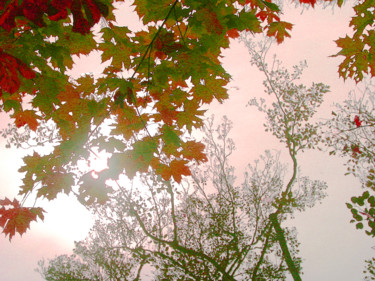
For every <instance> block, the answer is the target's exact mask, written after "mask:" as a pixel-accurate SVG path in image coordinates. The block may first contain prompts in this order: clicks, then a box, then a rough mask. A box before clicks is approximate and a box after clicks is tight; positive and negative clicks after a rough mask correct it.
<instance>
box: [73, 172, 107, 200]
mask: <svg viewBox="0 0 375 281" xmlns="http://www.w3.org/2000/svg"><path fill="white" fill-rule="evenodd" d="M81 181H82V183H81V184H80V187H79V196H78V199H79V201H80V202H82V203H83V204H87V205H91V204H93V203H95V202H96V203H99V204H104V203H105V202H106V201H107V200H108V194H109V193H111V192H112V191H113V190H112V188H111V187H109V186H107V185H106V183H105V181H106V179H105V178H103V177H101V175H100V174H98V178H97V179H96V178H94V177H93V176H92V175H91V173H88V174H85V175H84V176H83V177H81Z"/></svg>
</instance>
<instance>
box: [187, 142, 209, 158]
mask: <svg viewBox="0 0 375 281" xmlns="http://www.w3.org/2000/svg"><path fill="white" fill-rule="evenodd" d="M181 146H182V148H183V151H182V154H183V155H184V157H185V158H186V159H189V160H193V159H194V160H196V161H197V162H198V163H199V162H206V161H207V156H206V154H204V148H205V146H204V144H203V143H200V142H195V141H187V142H185V143H183V144H182V145H181Z"/></svg>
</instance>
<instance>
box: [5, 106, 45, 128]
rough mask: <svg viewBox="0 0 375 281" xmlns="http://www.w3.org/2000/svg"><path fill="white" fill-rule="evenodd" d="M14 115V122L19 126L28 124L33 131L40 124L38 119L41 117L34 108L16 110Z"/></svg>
mask: <svg viewBox="0 0 375 281" xmlns="http://www.w3.org/2000/svg"><path fill="white" fill-rule="evenodd" d="M12 117H13V118H14V119H15V122H14V123H15V125H16V126H17V127H18V128H20V127H22V126H25V125H28V126H29V128H30V129H31V130H33V131H36V129H37V127H38V125H39V123H38V119H41V117H39V116H38V115H36V113H35V111H34V110H25V111H16V112H15V113H14V114H13V115H12Z"/></svg>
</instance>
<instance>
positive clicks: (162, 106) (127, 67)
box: [0, 0, 374, 238]
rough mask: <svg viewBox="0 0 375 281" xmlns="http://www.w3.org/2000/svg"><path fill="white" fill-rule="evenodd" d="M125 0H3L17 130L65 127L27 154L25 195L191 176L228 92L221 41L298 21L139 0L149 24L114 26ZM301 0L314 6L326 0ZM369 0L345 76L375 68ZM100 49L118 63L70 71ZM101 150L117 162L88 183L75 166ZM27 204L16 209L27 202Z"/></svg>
mask: <svg viewBox="0 0 375 281" xmlns="http://www.w3.org/2000/svg"><path fill="white" fill-rule="evenodd" d="M115 2H121V1H114V0H64V1H57V0H24V1H16V0H9V1H2V2H1V3H0V38H1V40H0V70H1V74H0V110H1V111H4V112H6V113H8V114H9V116H10V117H11V118H12V122H13V123H14V125H15V126H16V127H28V128H29V129H30V130H32V131H33V132H31V134H32V135H31V137H32V138H35V139H38V138H39V136H40V135H38V133H40V131H38V130H39V128H40V127H41V126H53V127H54V128H56V130H57V131H58V135H57V136H54V137H52V138H48V140H49V141H52V143H50V145H51V146H53V149H52V150H51V152H49V153H44V152H41V151H40V150H38V149H35V150H34V151H33V152H32V153H31V154H30V155H28V156H26V157H25V158H24V163H25V164H24V166H23V167H21V169H20V172H21V173H24V179H23V184H22V186H21V187H20V192H19V195H20V196H24V198H26V197H27V196H28V195H29V194H31V193H33V194H35V195H36V197H37V198H47V199H48V200H53V199H55V198H56V197H57V195H58V194H60V193H67V194H69V193H74V194H76V196H77V197H78V199H79V200H80V202H82V203H85V204H91V203H93V202H105V201H106V200H107V199H108V194H109V193H110V192H111V188H108V187H106V185H104V184H103V183H105V182H106V181H107V180H115V179H117V178H118V177H119V175H120V174H122V173H123V172H125V173H126V174H127V176H128V177H129V178H133V177H135V176H136V175H137V174H139V173H148V172H150V171H154V172H155V173H156V174H158V175H160V176H161V177H162V178H163V179H164V180H170V179H172V180H174V181H176V182H181V181H182V179H183V177H184V176H188V175H189V174H190V173H191V171H190V170H189V163H190V162H191V161H193V160H196V161H200V162H203V161H204V160H205V157H204V155H203V154H202V151H203V146H202V145H200V144H199V143H197V142H196V141H195V140H189V141H186V140H185V136H186V135H188V134H190V133H191V132H192V130H193V129H196V128H200V127H201V126H202V115H203V114H204V111H203V110H202V109H201V108H202V105H204V104H209V103H211V102H212V100H214V99H216V100H218V101H220V102H222V101H223V100H224V99H226V98H227V96H228V95H227V90H226V88H225V86H226V85H227V83H228V81H229V79H230V76H229V74H228V73H226V71H225V70H224V69H223V68H222V66H221V63H220V60H219V58H220V56H221V52H222V50H223V48H228V47H229V43H230V39H231V38H237V37H238V36H239V34H240V32H242V31H248V32H251V33H259V32H262V31H264V32H265V33H266V34H267V35H268V36H271V37H275V38H276V40H277V42H278V43H281V42H282V41H283V40H284V39H285V37H289V36H290V34H289V31H290V30H291V29H292V24H290V23H288V22H286V21H284V20H283V19H281V12H280V9H279V7H278V6H277V5H276V4H274V3H272V2H268V1H263V0H259V1H249V0H237V1H229V0H226V1H216V0H209V1H204V2H202V1H197V0H162V1H146V0H135V1H134V3H133V5H134V9H135V11H136V13H137V14H138V16H139V18H140V19H141V20H142V22H143V24H144V27H143V29H142V30H141V31H135V30H130V29H129V28H128V27H126V26H119V25H118V24H117V23H116V18H115V15H114V7H113V5H114V4H115ZM300 3H301V4H308V5H312V6H314V5H315V3H316V1H315V0H300ZM371 3H372V2H371V1H364V2H361V3H359V4H358V5H356V6H355V7H354V8H355V10H356V12H357V17H356V18H354V19H353V21H352V22H351V25H352V26H353V28H354V30H355V32H356V33H355V36H354V37H353V38H351V40H352V41H353V42H355V44H359V43H358V42H360V41H361V40H362V41H363V44H364V45H363V48H362V51H361V54H363V57H361V56H359V55H358V50H357V49H355V50H353V48H352V45H353V44H354V43H353V44H352V43H348V42H349V39H345V40H344V39H339V40H338V45H339V47H342V51H341V52H340V53H338V54H337V55H344V56H346V60H345V63H344V66H342V67H341V69H340V74H342V75H344V74H343V73H345V71H349V74H348V75H349V77H358V79H361V78H362V73H363V72H365V73H367V72H368V68H370V70H371V71H370V73H371V74H372V75H373V68H371V67H372V65H373V63H372V57H373V42H374V40H373V39H372V38H373V32H372V30H368V29H369V28H370V27H371V26H372V24H373V21H371V20H370V16H371V15H373V11H372V10H371V9H372V8H373V7H372V6H371V5H372V4H371ZM341 4H342V1H338V5H339V6H340V5H341ZM363 15H364V16H363ZM98 23H100V26H101V27H99V25H98ZM94 29H95V30H97V32H93V30H94ZM96 34H97V36H95V35H96ZM344 41H345V42H344ZM362 41H361V42H362ZM72 42H73V44H72ZM358 46H359V45H358ZM95 51H97V52H99V53H100V54H101V58H102V62H105V63H107V64H108V65H107V67H106V68H105V69H104V70H103V72H102V73H101V74H100V75H99V76H97V77H93V76H91V75H83V76H82V77H80V78H78V79H73V78H72V77H70V76H69V75H68V71H69V70H71V69H72V68H73V64H74V57H75V56H78V57H79V56H81V55H88V54H90V53H92V52H95ZM348 59H349V60H350V61H349V63H348V62H347V60H348ZM347 65H349V66H347ZM313 90H317V91H319V90H320V89H318V88H317V89H313ZM108 124H110V126H111V127H110V131H109V132H108V130H106V126H108ZM306 129H307V130H308V129H309V128H306ZM6 132H7V131H5V134H6ZM34 132H36V135H33V134H34ZM298 134H299V133H298ZM308 134H309V133H308V132H306V134H305V135H308ZM17 141H18V140H17V139H15V143H16V144H17ZM298 141H300V140H298ZM42 142H43V141H42ZM37 143H38V142H37ZM191 148H193V149H191ZM95 151H105V152H106V153H108V155H109V156H110V160H109V169H108V170H107V171H103V172H102V173H100V175H98V185H99V184H102V185H101V186H102V187H101V188H100V189H92V188H90V186H91V184H93V180H92V179H90V178H89V177H87V176H86V177H85V176H84V175H87V173H89V172H90V169H89V168H87V169H86V170H85V171H77V167H78V163H80V164H82V163H86V165H83V166H87V167H89V162H90V161H89V159H90V158H92V157H94V156H95V155H96V152H95ZM15 200H16V199H15ZM23 201H24V200H23ZM1 202H4V201H1ZM22 204H23V203H22ZM22 204H13V205H12V206H13V207H12V208H14V209H17V208H21V207H22V208H26V209H27V208H28V207H24V206H23V205H22ZM17 206H19V207H17ZM26 209H24V210H26ZM28 210H29V211H31V209H30V208H29V209H28ZM19 211H20V210H19V209H18V210H15V212H19ZM39 217H40V218H41V216H39ZM14 218H15V217H7V218H6V222H5V223H4V227H5V228H4V229H3V232H4V233H5V235H9V238H12V236H13V234H12V233H11V232H9V229H8V228H6V224H7V223H9V224H16V225H18V224H20V225H27V226H28V225H29V222H30V221H28V220H24V221H21V220H18V221H15V220H14ZM3 219H5V217H4V218H3ZM21 228H22V227H21ZM21 228H18V227H16V230H18V229H21ZM22 229H23V228H22Z"/></svg>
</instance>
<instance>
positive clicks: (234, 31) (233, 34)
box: [227, 28, 240, 39]
mask: <svg viewBox="0 0 375 281" xmlns="http://www.w3.org/2000/svg"><path fill="white" fill-rule="evenodd" d="M227 35H228V37H230V38H233V39H235V38H237V37H238V36H240V34H239V33H238V30H237V28H232V29H230V30H228V31H227Z"/></svg>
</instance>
